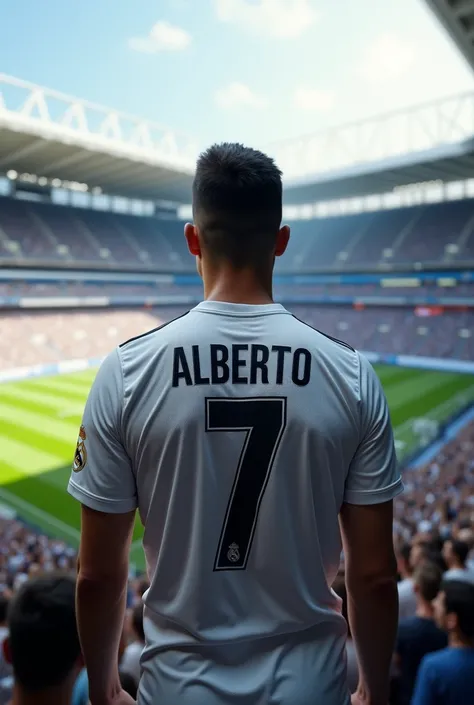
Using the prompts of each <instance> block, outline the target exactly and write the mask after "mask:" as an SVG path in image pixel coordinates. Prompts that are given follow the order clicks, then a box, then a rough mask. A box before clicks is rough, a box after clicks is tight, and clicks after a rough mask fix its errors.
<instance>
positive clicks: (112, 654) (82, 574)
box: [77, 505, 135, 705]
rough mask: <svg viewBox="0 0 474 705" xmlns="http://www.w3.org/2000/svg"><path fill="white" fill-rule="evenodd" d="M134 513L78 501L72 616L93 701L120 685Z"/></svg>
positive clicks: (108, 697)
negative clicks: (78, 545)
mask: <svg viewBox="0 0 474 705" xmlns="http://www.w3.org/2000/svg"><path fill="white" fill-rule="evenodd" d="M134 518H135V511H132V512H127V513H126V514H104V513H102V512H97V511H95V510H93V509H88V508H87V507H85V506H84V505H83V506H82V531H81V548H80V553H79V574H78V580H77V620H78V627H79V636H80V640H81V645H82V650H83V654H84V660H85V663H86V667H87V672H88V677H89V693H90V700H91V703H92V705H93V704H94V703H101V704H102V703H108V702H113V700H114V698H115V697H116V696H117V694H118V693H120V691H121V686H120V680H119V674H118V650H119V644H120V638H121V634H122V628H123V620H124V614H125V605H126V594H127V581H128V560H129V550H130V542H131V537H132V532H133V525H134Z"/></svg>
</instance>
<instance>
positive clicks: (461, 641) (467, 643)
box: [448, 632, 474, 649]
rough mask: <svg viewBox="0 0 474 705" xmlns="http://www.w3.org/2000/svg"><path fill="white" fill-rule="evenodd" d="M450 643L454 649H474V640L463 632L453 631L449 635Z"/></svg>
mask: <svg viewBox="0 0 474 705" xmlns="http://www.w3.org/2000/svg"><path fill="white" fill-rule="evenodd" d="M448 643H449V646H450V647H451V648H452V649H472V648H474V641H473V640H472V639H468V638H467V637H465V636H463V635H462V634H457V633H456V632H451V633H450V634H449V636H448Z"/></svg>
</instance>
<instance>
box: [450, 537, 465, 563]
mask: <svg viewBox="0 0 474 705" xmlns="http://www.w3.org/2000/svg"><path fill="white" fill-rule="evenodd" d="M451 551H452V553H453V555H454V557H455V558H456V559H457V561H458V562H459V563H461V565H464V564H465V563H466V560H467V557H468V555H469V546H468V544H467V543H465V542H464V541H459V540H456V539H454V540H452V541H451Z"/></svg>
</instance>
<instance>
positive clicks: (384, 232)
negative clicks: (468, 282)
mask: <svg viewBox="0 0 474 705" xmlns="http://www.w3.org/2000/svg"><path fill="white" fill-rule="evenodd" d="M471 216H472V199H466V200H460V201H452V202H444V203H436V204H431V205H429V204H423V205H418V206H412V207H405V208H397V209H393V210H383V211H379V212H375V213H374V212H366V213H358V214H351V215H341V216H334V217H328V218H318V219H309V220H295V221H293V222H291V227H292V240H291V242H290V247H289V249H288V253H287V256H286V257H285V258H283V259H282V260H281V262H279V263H278V265H277V269H280V270H281V271H284V270H286V271H295V270H296V271H299V272H301V271H311V270H314V269H317V268H321V267H322V268H329V269H331V268H332V269H335V270H344V269H350V268H351V267H367V266H370V267H376V266H377V265H393V264H399V265H400V264H402V265H408V264H413V262H432V263H446V264H447V263H452V264H456V263H458V264H459V263H460V262H466V261H468V260H469V261H472V260H473V259H474V232H473V228H472V223H471ZM183 227H184V221H180V220H178V219H177V218H167V219H164V218H158V217H151V216H146V217H145V216H134V215H127V214H119V213H112V212H107V211H98V210H95V211H94V210H87V209H85V208H69V207H66V206H60V205H53V204H51V203H46V202H37V201H34V202H33V201H25V200H17V199H13V198H5V197H0V260H3V261H5V262H12V261H15V260H16V261H25V260H32V261H33V260H35V261H38V260H44V261H51V262H52V263H56V264H58V263H65V264H67V263H71V262H75V263H80V262H82V263H84V264H85V263H95V264H97V263H104V264H109V265H113V264H115V265H117V264H120V265H128V266H132V267H133V266H135V267H145V268H152V269H157V268H158V269H161V270H163V271H186V270H194V262H193V259H192V257H191V256H190V255H189V253H188V252H187V249H186V245H185V241H184V237H183Z"/></svg>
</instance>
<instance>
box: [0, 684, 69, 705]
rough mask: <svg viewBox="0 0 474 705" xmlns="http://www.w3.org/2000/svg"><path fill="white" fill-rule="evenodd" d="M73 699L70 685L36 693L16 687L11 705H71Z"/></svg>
mask: <svg viewBox="0 0 474 705" xmlns="http://www.w3.org/2000/svg"><path fill="white" fill-rule="evenodd" d="M71 698H72V687H71V686H70V685H67V686H59V687H57V688H50V689H48V690H44V691H41V692H35V693H29V692H25V691H24V690H23V689H22V688H20V687H19V686H18V685H15V686H14V688H13V697H12V700H11V703H10V705H70V703H71Z"/></svg>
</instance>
